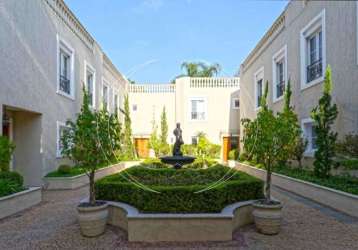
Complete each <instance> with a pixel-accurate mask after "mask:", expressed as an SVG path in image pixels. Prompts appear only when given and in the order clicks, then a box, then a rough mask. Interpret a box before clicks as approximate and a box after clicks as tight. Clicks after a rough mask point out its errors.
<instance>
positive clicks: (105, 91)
mask: <svg viewBox="0 0 358 250" xmlns="http://www.w3.org/2000/svg"><path fill="white" fill-rule="evenodd" d="M108 97H109V87H108V85H107V84H106V83H105V82H104V81H103V85H102V104H103V107H104V108H106V109H107V110H108V108H109V102H108V101H109V99H108Z"/></svg>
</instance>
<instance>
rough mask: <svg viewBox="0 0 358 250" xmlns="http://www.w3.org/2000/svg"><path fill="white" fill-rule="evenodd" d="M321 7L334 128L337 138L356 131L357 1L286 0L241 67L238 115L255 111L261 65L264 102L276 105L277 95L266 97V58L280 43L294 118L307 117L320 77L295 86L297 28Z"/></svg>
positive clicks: (298, 59) (297, 77)
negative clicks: (256, 78) (284, 53)
mask: <svg viewBox="0 0 358 250" xmlns="http://www.w3.org/2000/svg"><path fill="white" fill-rule="evenodd" d="M323 10H324V12H325V34H326V49H325V53H326V65H330V66H331V68H332V80H333V100H334V102H335V103H337V105H338V109H339V115H338V118H337V121H336V123H335V129H336V130H337V131H338V133H339V137H340V138H342V137H343V136H344V135H345V134H347V133H349V132H358V115H357V114H358V98H357V94H358V85H357V84H356V80H357V79H358V68H357V23H356V22H357V12H356V11H357V4H356V3H355V2H353V1H352V2H350V1H305V2H301V1H291V2H290V3H289V4H288V6H287V7H286V9H285V11H284V12H283V13H282V15H281V16H280V17H279V18H278V20H277V21H276V22H275V23H274V24H273V26H272V27H271V29H270V30H269V31H268V32H267V34H266V35H265V36H264V37H263V39H262V40H261V41H260V42H259V44H258V45H257V47H256V48H255V49H254V50H253V52H251V53H250V54H249V56H248V58H247V59H246V60H245V61H244V63H243V64H242V66H241V78H240V79H241V83H240V85H241V86H240V87H241V92H240V100H241V103H242V105H241V109H240V110H241V118H254V117H255V116H256V112H257V111H256V110H255V106H254V105H255V90H254V74H255V72H256V71H257V70H258V69H259V68H261V67H264V82H266V80H267V81H269V98H268V103H269V106H270V107H271V108H272V109H273V110H274V111H275V112H277V111H281V110H282V105H283V100H280V101H277V102H275V103H274V102H273V97H272V89H273V86H272V81H273V77H272V74H273V69H272V67H273V63H272V57H273V55H274V54H275V53H276V52H277V51H279V50H280V49H281V48H282V47H283V46H285V45H286V46H287V65H288V66H287V73H288V78H290V79H291V86H292V90H293V96H292V104H293V106H294V107H295V111H296V112H297V114H298V117H299V120H302V119H305V118H309V116H310V112H311V110H312V108H313V107H314V106H316V105H317V104H318V99H319V97H320V96H321V93H322V82H320V83H318V84H316V85H313V86H311V87H309V88H305V89H301V71H300V70H301V60H302V59H301V56H300V53H301V49H300V32H301V30H302V29H303V28H304V27H305V26H306V25H307V24H308V23H309V22H310V21H311V20H312V19H313V18H315V17H316V16H317V15H318V14H319V13H321V12H322V11H323ZM323 53H324V52H323ZM323 70H325V69H323ZM241 135H242V133H241Z"/></svg>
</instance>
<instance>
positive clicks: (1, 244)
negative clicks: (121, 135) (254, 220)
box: [0, 187, 358, 250]
mask: <svg viewBox="0 0 358 250" xmlns="http://www.w3.org/2000/svg"><path fill="white" fill-rule="evenodd" d="M86 195H87V187H84V188H81V189H78V190H74V191H45V192H43V202H42V203H41V204H39V205H38V206H35V207H33V208H31V209H28V210H26V211H24V212H21V213H19V214H16V215H14V216H11V217H9V218H6V219H3V220H0V249H71V250H72V249H305V250H308V249H325V250H326V249H334V250H340V249H358V219H354V218H352V217H349V216H346V215H343V214H341V213H338V212H335V211H333V210H331V209H328V208H326V207H322V206H320V205H318V204H316V203H314V202H311V201H309V200H306V199H303V198H302V197H299V196H296V195H293V194H291V193H288V192H285V191H283V190H278V189H275V190H274V192H273V195H274V196H275V198H278V199H280V200H281V201H283V202H284V210H283V216H284V219H283V223H282V231H281V233H280V234H279V235H276V236H265V235H261V234H258V233H256V232H255V228H254V226H247V227H244V228H242V229H240V230H238V231H237V232H235V233H234V240H233V241H229V242H208V243H157V244H148V243H147V244H143V243H130V242H128V241H127V239H126V234H125V232H124V231H122V230H120V229H118V228H115V227H110V226H109V227H107V231H106V233H105V234H104V235H102V236H100V237H98V238H84V237H82V236H81V235H80V232H79V227H78V224H77V222H76V218H77V217H76V205H77V203H78V201H79V200H80V199H82V198H84V197H85V196H86Z"/></svg>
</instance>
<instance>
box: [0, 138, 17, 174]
mask: <svg viewBox="0 0 358 250" xmlns="http://www.w3.org/2000/svg"><path fill="white" fill-rule="evenodd" d="M14 150H15V145H14V144H13V143H12V142H11V141H10V140H9V139H8V138H7V137H6V136H0V170H1V171H9V165H10V161H11V156H12V153H13V152H14Z"/></svg>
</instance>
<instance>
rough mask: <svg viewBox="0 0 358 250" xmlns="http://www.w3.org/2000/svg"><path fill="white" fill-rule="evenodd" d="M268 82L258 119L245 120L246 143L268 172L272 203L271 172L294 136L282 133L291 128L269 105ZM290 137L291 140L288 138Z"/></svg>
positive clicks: (267, 191) (267, 188) (268, 196)
mask: <svg viewBox="0 0 358 250" xmlns="http://www.w3.org/2000/svg"><path fill="white" fill-rule="evenodd" d="M267 96H268V82H266V85H265V91H264V95H263V96H262V98H261V108H260V111H259V112H258V114H257V117H256V119H254V120H253V121H251V120H248V119H246V120H244V121H243V122H244V125H245V132H249V133H250V134H248V135H246V134H245V139H244V143H249V145H250V148H249V150H251V153H252V155H254V156H255V157H257V158H258V159H260V162H261V163H263V165H264V167H265V169H266V171H267V174H266V186H265V198H266V199H265V203H267V204H270V203H271V202H272V200H271V174H272V171H273V168H274V166H275V165H276V164H277V163H278V161H279V160H280V159H282V149H284V148H286V147H287V146H288V145H290V144H293V141H291V140H292V138H293V137H286V136H282V135H286V134H288V132H287V130H288V129H289V128H288V127H287V126H285V125H286V122H287V121H286V120H284V119H283V118H282V116H277V117H275V115H274V113H273V111H272V110H270V109H269V108H268V105H267V101H266V100H267ZM288 139H289V140H288Z"/></svg>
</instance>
